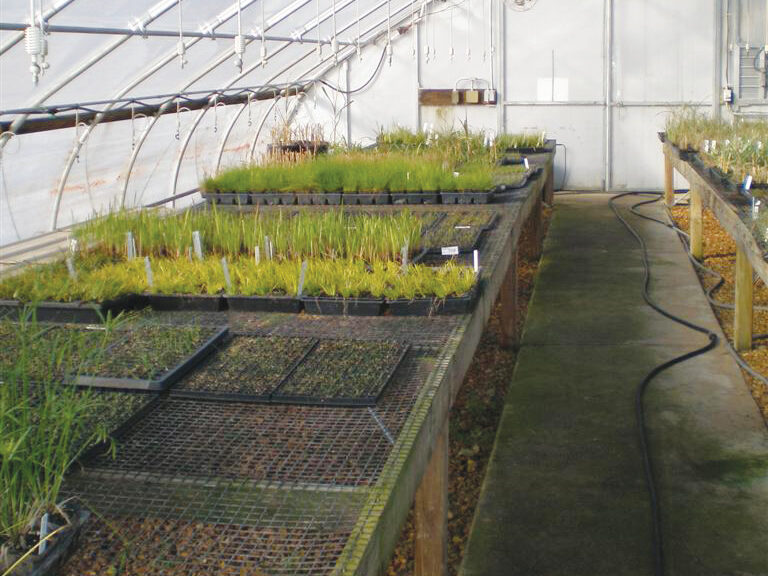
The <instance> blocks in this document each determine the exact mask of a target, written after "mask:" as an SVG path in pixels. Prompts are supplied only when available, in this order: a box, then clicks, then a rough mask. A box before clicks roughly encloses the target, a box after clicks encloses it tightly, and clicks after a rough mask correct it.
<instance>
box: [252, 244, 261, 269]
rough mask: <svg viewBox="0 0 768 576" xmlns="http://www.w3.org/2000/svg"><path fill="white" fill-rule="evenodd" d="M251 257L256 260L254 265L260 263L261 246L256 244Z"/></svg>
mask: <svg viewBox="0 0 768 576" xmlns="http://www.w3.org/2000/svg"><path fill="white" fill-rule="evenodd" d="M253 257H254V259H255V260H256V266H258V265H259V264H261V248H259V246H258V245H257V246H256V247H255V248H254V250H253Z"/></svg>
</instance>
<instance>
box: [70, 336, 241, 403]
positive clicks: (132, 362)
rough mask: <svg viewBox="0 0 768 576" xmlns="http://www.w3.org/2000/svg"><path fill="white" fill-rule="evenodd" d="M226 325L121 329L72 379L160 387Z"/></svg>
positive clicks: (184, 368) (188, 364) (193, 359)
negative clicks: (100, 352) (121, 331)
mask: <svg viewBox="0 0 768 576" xmlns="http://www.w3.org/2000/svg"><path fill="white" fill-rule="evenodd" d="M227 331H228V330H227V328H216V327H201V326H163V325H153V324H149V323H147V324H142V325H139V326H134V327H132V328H131V329H130V330H128V331H126V332H125V333H123V335H122V338H120V339H118V340H117V341H116V342H114V343H113V344H111V345H110V347H109V348H108V349H107V351H106V353H105V354H104V355H103V358H102V359H101V360H100V361H99V362H98V363H96V364H92V365H90V366H88V367H87V368H86V369H85V371H84V372H85V373H84V374H82V375H80V376H78V377H77V379H76V380H75V383H76V384H78V385H81V386H95V387H99V388H120V389H130V390H164V389H166V388H167V387H168V386H170V385H171V384H173V383H174V382H175V381H177V380H178V379H179V378H180V377H181V376H183V375H184V374H185V373H187V372H188V371H189V370H190V369H191V368H192V367H193V366H195V365H196V364H197V363H198V362H200V360H202V359H203V358H204V357H205V356H206V355H207V354H208V353H210V351H211V350H212V347H213V346H214V345H215V344H216V343H217V342H219V341H220V340H222V339H223V338H224V337H225V336H226V335H227Z"/></svg>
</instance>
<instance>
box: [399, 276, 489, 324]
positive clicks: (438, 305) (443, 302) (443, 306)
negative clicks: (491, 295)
mask: <svg viewBox="0 0 768 576" xmlns="http://www.w3.org/2000/svg"><path fill="white" fill-rule="evenodd" d="M480 292H481V287H480V285H479V283H475V285H474V286H473V287H472V290H470V291H469V292H468V293H467V294H465V295H464V296H453V297H448V298H414V299H413V300H407V299H405V298H402V299H397V300H387V309H388V310H389V313H390V314H391V315H392V316H448V315H456V314H471V313H472V311H473V310H474V308H475V304H476V303H477V299H478V297H479V296H480Z"/></svg>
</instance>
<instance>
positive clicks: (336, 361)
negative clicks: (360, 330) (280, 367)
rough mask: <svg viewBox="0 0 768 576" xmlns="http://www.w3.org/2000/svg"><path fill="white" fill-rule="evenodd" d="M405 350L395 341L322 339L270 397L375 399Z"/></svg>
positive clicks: (309, 399) (317, 399)
mask: <svg viewBox="0 0 768 576" xmlns="http://www.w3.org/2000/svg"><path fill="white" fill-rule="evenodd" d="M404 352H405V348H404V346H403V345H401V344H399V343H397V342H389V341H370V342H368V341H357V340H322V341H320V343H319V344H318V345H317V347H316V348H315V349H314V350H313V352H312V354H311V355H310V356H309V357H308V358H307V360H306V361H305V362H303V363H302V364H300V365H299V366H298V368H297V369H296V370H295V371H294V372H293V374H291V376H290V377H289V378H288V379H287V380H286V381H285V382H284V383H283V384H282V385H281V386H280V388H279V389H278V390H277V391H276V392H275V394H274V395H273V399H275V400H280V398H285V399H287V400H289V399H305V400H306V401H308V402H321V403H322V402H323V401H324V400H341V399H348V400H354V399H359V400H360V401H361V402H362V401H370V400H371V399H374V400H375V398H377V397H378V396H379V394H380V393H381V392H382V390H383V389H384V386H385V385H386V383H387V381H388V380H389V377H390V376H391V374H392V371H393V370H394V369H395V368H396V367H397V364H398V363H399V362H400V360H401V359H402V356H403V354H404Z"/></svg>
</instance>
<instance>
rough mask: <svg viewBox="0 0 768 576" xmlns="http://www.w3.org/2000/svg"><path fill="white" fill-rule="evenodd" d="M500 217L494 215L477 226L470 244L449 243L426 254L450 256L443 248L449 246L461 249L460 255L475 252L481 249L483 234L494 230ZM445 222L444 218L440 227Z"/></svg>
mask: <svg viewBox="0 0 768 576" xmlns="http://www.w3.org/2000/svg"><path fill="white" fill-rule="evenodd" d="M498 217H499V216H498V214H492V215H491V216H490V218H489V219H488V220H487V221H486V223H485V224H483V225H481V226H475V227H474V228H475V230H474V235H473V237H472V240H471V241H470V242H467V243H465V244H458V245H457V244H451V243H448V244H446V246H429V247H427V248H425V251H424V254H425V255H430V256H450V255H449V254H443V248H445V247H448V246H457V247H458V249H459V254H469V253H471V252H472V251H473V250H477V249H479V248H480V244H481V242H482V237H483V234H485V233H486V232H488V231H489V230H493V228H494V226H496V222H497V220H498ZM444 220H445V219H444V218H443V219H441V220H440V223H439V224H438V225H441V224H442V223H443V222H444ZM434 228H435V227H431V228H430V230H434ZM425 238H427V239H428V238H429V236H426V237H425ZM415 261H417V260H416V259H414V262H415Z"/></svg>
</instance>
